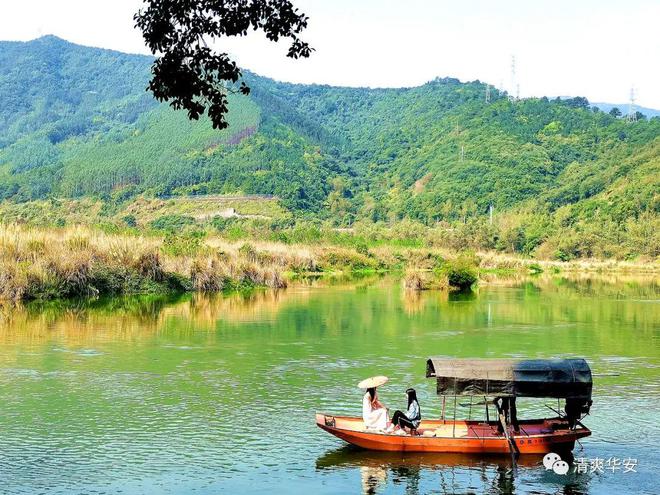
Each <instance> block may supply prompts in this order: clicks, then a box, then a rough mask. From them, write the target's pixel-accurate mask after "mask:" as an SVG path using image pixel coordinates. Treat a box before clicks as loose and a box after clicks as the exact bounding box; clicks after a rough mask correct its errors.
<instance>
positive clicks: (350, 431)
mask: <svg viewBox="0 0 660 495" xmlns="http://www.w3.org/2000/svg"><path fill="white" fill-rule="evenodd" d="M316 424H317V426H318V427H319V428H321V429H323V430H325V431H327V432H328V433H331V434H332V435H334V436H336V437H338V438H341V439H342V440H345V441H346V442H348V443H350V444H353V445H357V446H358V447H362V448H365V449H369V450H383V451H399V452H435V453H473V454H508V453H509V452H510V446H509V440H508V439H507V438H506V436H505V435H504V434H502V433H499V434H498V433H497V423H496V422H494V421H491V422H488V423H487V422H479V421H464V420H456V421H453V420H441V419H437V420H424V421H422V422H421V424H420V425H419V428H418V429H417V435H395V434H390V433H383V432H378V431H373V430H367V429H365V428H364V422H363V421H362V418H355V417H346V416H331V415H327V414H323V413H318V414H317V415H316ZM589 435H591V431H590V430H589V429H588V428H586V427H578V428H576V429H570V428H568V423H567V422H566V421H565V420H563V419H560V418H550V419H541V420H531V421H520V433H511V434H510V439H511V441H512V442H513V443H514V444H515V446H516V447H517V451H518V452H517V453H519V454H546V453H548V452H555V453H558V454H561V453H567V452H570V451H572V450H573V448H574V446H575V441H576V440H577V439H579V438H583V437H586V436H589Z"/></svg>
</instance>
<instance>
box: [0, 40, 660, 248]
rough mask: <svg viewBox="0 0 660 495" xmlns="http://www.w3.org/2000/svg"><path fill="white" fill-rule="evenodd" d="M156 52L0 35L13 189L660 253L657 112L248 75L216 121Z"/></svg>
mask: <svg viewBox="0 0 660 495" xmlns="http://www.w3.org/2000/svg"><path fill="white" fill-rule="evenodd" d="M150 62H151V61H150V58H149V57H144V56H136V55H126V54H122V53H118V52H112V51H108V50H101V49H95V48H87V47H81V46H77V45H74V44H71V43H68V42H66V41H63V40H60V39H58V38H55V37H52V36H47V37H44V38H40V39H38V40H34V41H31V42H28V43H18V42H0V108H2V111H1V112H0V199H3V200H8V201H11V202H25V201H31V200H37V199H44V198H53V197H68V198H80V197H88V196H91V197H94V198H97V199H101V200H103V201H107V202H112V203H121V202H125V201H131V200H132V198H134V197H136V196H138V195H146V196H170V195H191V194H194V195H199V194H218V193H220V194H224V193H245V194H272V195H276V196H278V197H279V198H280V199H281V201H282V204H283V205H284V206H285V207H286V208H288V209H289V210H290V211H291V212H292V213H293V215H294V217H299V218H307V219H311V218H314V219H321V220H326V221H328V222H330V223H331V224H333V225H336V226H342V227H347V226H351V225H353V224H354V223H355V222H360V221H362V222H364V221H369V222H382V223H383V225H391V224H392V222H395V221H397V220H400V219H404V218H408V219H410V220H414V221H416V222H419V224H420V225H426V226H434V225H439V222H440V224H442V225H446V226H451V225H454V226H458V227H457V228H460V229H463V230H465V229H468V230H469V229H473V230H471V231H470V232H473V236H475V237H476V236H480V238H481V239H482V242H481V241H480V242H481V244H480V245H483V246H484V247H489V248H498V249H510V250H513V251H520V252H525V253H532V252H534V251H535V250H536V249H537V248H539V247H540V246H541V245H542V244H544V243H546V242H547V241H548V240H552V239H554V241H553V244H552V249H553V250H555V251H556V252H557V253H559V254H558V256H560V257H561V256H562V253H563V254H565V255H566V256H589V255H593V254H594V251H593V249H592V248H590V247H589V242H592V243H593V242H595V239H594V237H595V238H601V239H602V238H606V239H609V241H608V242H610V243H611V244H612V245H616V244H617V243H618V244H623V243H626V242H627V243H628V244H629V247H627V248H625V250H624V251H625V252H623V254H622V253H611V255H617V256H619V255H623V256H632V255H635V254H636V253H637V254H639V253H642V254H647V255H652V256H657V254H658V253H657V249H658V248H657V245H656V246H655V247H654V244H655V241H656V240H657V238H654V237H653V235H655V234H651V236H650V238H649V235H647V233H648V232H653V231H657V228H656V227H657V223H658V222H657V219H658V216H657V215H658V212H659V210H660V201H659V195H658V191H659V190H660V188H659V187H658V186H659V185H660V183H659V181H660V179H659V177H660V119H659V118H657V117H656V118H653V119H640V120H639V121H638V122H635V123H628V122H626V120H625V119H624V118H617V117H615V116H612V115H610V114H609V113H604V112H602V111H600V110H598V109H597V108H595V107H594V108H592V107H591V106H590V104H589V102H588V101H587V100H586V99H585V98H579V97H578V98H573V99H563V100H559V99H556V100H548V99H546V98H541V99H524V100H520V101H510V100H509V99H508V98H507V95H506V94H500V93H498V92H497V91H496V90H493V89H492V88H491V98H490V102H486V101H485V93H486V85H485V84H483V83H481V82H469V83H461V82H459V81H458V80H455V79H437V80H434V81H431V82H429V83H427V84H424V85H422V86H419V87H415V88H406V89H365V88H336V87H329V86H320V85H295V84H288V83H278V82H275V81H273V80H270V79H267V78H263V77H259V76H256V75H254V74H250V73H246V80H247V82H248V84H249V85H250V87H251V88H252V92H251V95H250V97H244V96H232V98H231V101H230V110H231V111H230V115H229V122H230V127H229V129H227V130H224V131H216V130H213V129H212V128H211V125H210V123H209V122H208V121H206V120H201V121H199V122H189V121H188V120H187V118H186V115H185V113H183V112H174V111H173V110H171V109H170V108H169V107H167V106H166V105H163V104H158V103H157V102H155V101H154V100H153V99H152V98H151V96H150V95H149V94H148V93H146V92H145V90H144V88H145V87H146V84H147V80H148V77H149V66H150ZM491 205H492V206H493V208H494V211H495V217H496V219H499V223H498V222H496V225H495V226H493V225H490V223H488V222H487V218H488V213H487V212H488V209H489V207H490V206H491ZM635 229H637V230H635ZM471 235H472V234H471ZM589 239H591V240H589ZM634 239H646V242H647V245H646V246H642V247H639V246H638V245H639V242H638V241H637V240H634ZM561 242H564V243H568V245H564V246H562V245H560V244H561ZM585 243H586V244H585ZM649 243H650V244H649ZM635 246H638V247H635ZM598 254H604V255H605V256H607V255H608V253H607V252H605V253H598Z"/></svg>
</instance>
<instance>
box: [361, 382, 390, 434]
mask: <svg viewBox="0 0 660 495" xmlns="http://www.w3.org/2000/svg"><path fill="white" fill-rule="evenodd" d="M362 419H363V420H364V426H365V427H367V428H372V429H375V430H384V429H385V428H387V422H388V418H387V409H386V408H385V406H384V405H383V404H381V403H380V401H379V400H378V393H377V392H376V389H375V388H368V389H367V392H366V393H365V394H364V397H363V398H362Z"/></svg>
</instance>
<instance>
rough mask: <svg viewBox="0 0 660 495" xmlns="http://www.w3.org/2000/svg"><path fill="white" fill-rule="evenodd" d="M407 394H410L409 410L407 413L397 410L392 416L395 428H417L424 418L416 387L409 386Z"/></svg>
mask: <svg viewBox="0 0 660 495" xmlns="http://www.w3.org/2000/svg"><path fill="white" fill-rule="evenodd" d="M406 395H407V396H408V410H407V411H406V412H405V413H404V412H401V411H395V412H394V416H392V424H393V425H394V427H395V429H396V428H401V429H403V430H405V428H410V430H416V429H417V427H418V426H419V423H420V422H421V420H422V411H421V409H420V408H419V402H417V392H415V389H414V388H409V389H408V390H406Z"/></svg>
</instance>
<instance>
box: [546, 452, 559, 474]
mask: <svg viewBox="0 0 660 495" xmlns="http://www.w3.org/2000/svg"><path fill="white" fill-rule="evenodd" d="M557 461H561V457H559V455H558V454H555V453H554V452H548V453H547V454H545V456H544V457H543V465H544V466H545V469H546V471H548V470H550V469H552V466H553V465H554V463H555V462H557Z"/></svg>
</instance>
